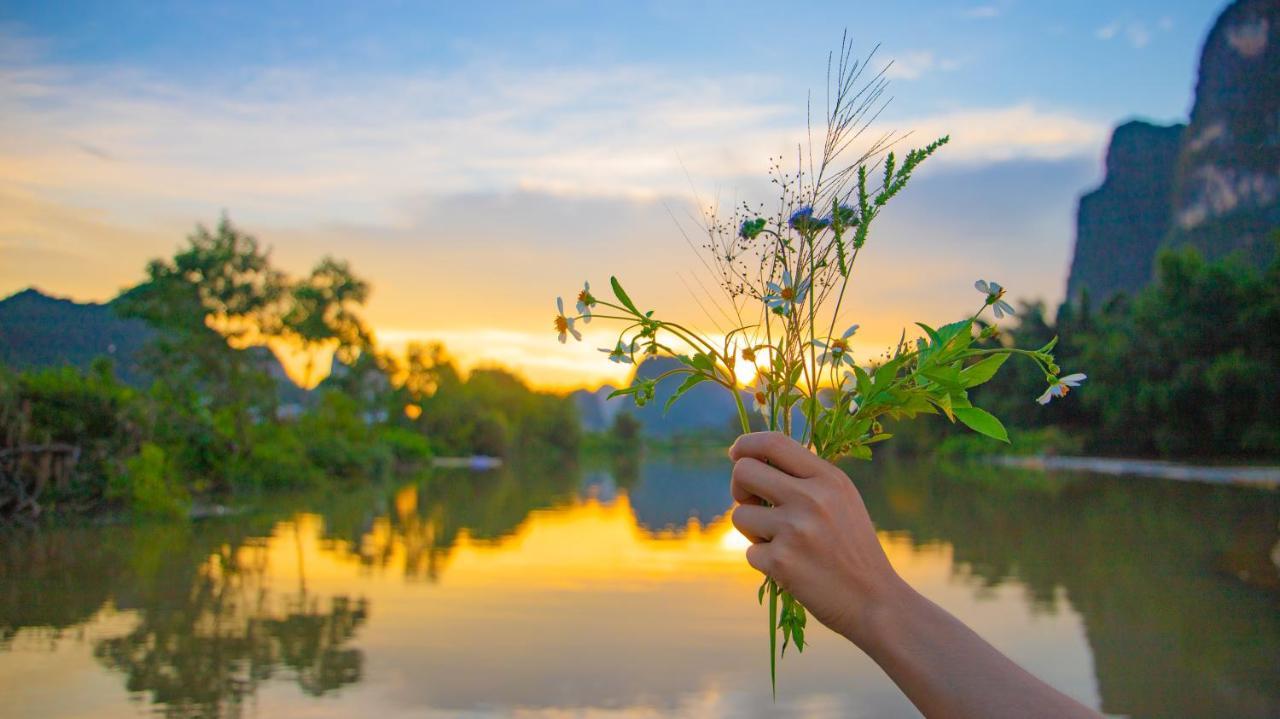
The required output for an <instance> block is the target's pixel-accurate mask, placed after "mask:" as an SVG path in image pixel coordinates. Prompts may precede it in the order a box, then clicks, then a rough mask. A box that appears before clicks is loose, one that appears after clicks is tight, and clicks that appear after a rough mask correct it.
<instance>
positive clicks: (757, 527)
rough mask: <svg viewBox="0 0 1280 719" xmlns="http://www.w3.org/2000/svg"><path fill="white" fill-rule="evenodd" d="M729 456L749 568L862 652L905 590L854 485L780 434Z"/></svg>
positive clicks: (744, 444)
mask: <svg viewBox="0 0 1280 719" xmlns="http://www.w3.org/2000/svg"><path fill="white" fill-rule="evenodd" d="M729 457H730V458H731V459H733V460H734V465H733V481H732V484H731V487H732V491H733V498H734V500H735V501H737V502H738V503H739V505H740V506H739V507H737V508H736V509H735V510H734V511H733V525H734V526H735V527H737V528H738V531H740V532H742V534H743V535H745V536H746V537H747V538H748V539H750V540H751V541H752V542H753V544H752V545H751V547H750V548H748V549H747V561H748V562H749V563H750V564H751V566H753V567H755V568H756V569H758V570H760V571H761V572H763V573H764V574H766V575H768V576H770V577H773V579H774V580H775V581H777V582H778V584H780V585H781V586H782V587H783V588H784V589H786V590H787V591H789V592H791V594H792V595H793V596H795V597H796V598H797V599H799V600H800V602H801V603H803V604H804V606H805V607H806V608H807V609H808V610H809V612H810V613H811V614H813V616H814V617H815V618H817V619H818V621H820V622H822V623H823V624H825V625H827V626H828V627H829V628H831V629H833V630H834V631H836V632H839V633H841V634H843V635H845V636H846V637H848V638H849V639H850V640H851V641H853V642H854V643H855V644H858V645H859V646H863V644H864V641H865V640H866V639H867V637H868V630H869V628H870V627H871V626H872V624H873V619H874V616H875V614H876V612H877V609H878V608H880V607H882V606H884V605H885V603H886V602H891V601H893V599H892V598H893V596H895V594H897V593H900V592H901V591H902V590H903V588H904V587H905V585H904V583H903V581H902V580H901V579H900V578H899V577H898V575H897V573H896V572H894V570H893V567H892V566H891V565H890V564H889V559H888V557H886V556H885V554H884V550H883V549H882V548H881V547H880V542H879V540H878V539H877V538H876V533H875V527H874V526H873V525H872V524H871V517H870V516H868V515H867V509H866V507H865V506H864V505H863V503H862V497H861V495H859V494H858V490H857V488H855V487H854V486H853V482H851V481H850V480H849V477H848V476H847V475H845V473H844V472H842V471H841V470H840V469H839V468H838V467H836V466H835V465H833V464H831V463H830V462H827V461H826V460H823V459H819V458H818V457H817V456H815V455H814V454H813V453H812V452H810V451H809V450H807V449H805V448H804V446H802V445H801V444H799V443H798V442H796V441H795V440H793V439H791V438H790V437H787V436H786V435H784V434H780V433H777V432H759V433H755V434H747V435H743V436H742V437H740V438H738V441H737V442H736V443H734V445H733V448H732V449H730V450H729ZM766 504H767V505H771V506H766Z"/></svg>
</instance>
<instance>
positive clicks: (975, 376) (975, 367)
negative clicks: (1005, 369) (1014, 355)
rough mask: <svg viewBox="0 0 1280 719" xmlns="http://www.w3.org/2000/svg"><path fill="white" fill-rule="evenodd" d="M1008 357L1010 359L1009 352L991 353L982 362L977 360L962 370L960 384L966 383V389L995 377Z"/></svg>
mask: <svg viewBox="0 0 1280 719" xmlns="http://www.w3.org/2000/svg"><path fill="white" fill-rule="evenodd" d="M1007 359H1009V355H1007V354H998V355H991V356H990V357H988V358H986V359H984V360H982V361H981V362H975V363H973V364H971V365H969V366H968V367H965V368H964V369H963V370H961V371H960V384H962V385H964V387H965V389H968V388H969V387H977V386H978V385H980V384H982V383H984V382H986V381H987V380H989V379H991V378H992V377H995V376H996V372H997V371H999V369H1000V365H1002V364H1004V363H1005V360H1007Z"/></svg>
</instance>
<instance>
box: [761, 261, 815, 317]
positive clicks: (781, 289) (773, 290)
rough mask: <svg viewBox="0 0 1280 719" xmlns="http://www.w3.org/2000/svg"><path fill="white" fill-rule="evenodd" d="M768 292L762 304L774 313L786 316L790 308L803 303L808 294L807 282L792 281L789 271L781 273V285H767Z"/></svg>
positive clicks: (789, 312)
mask: <svg viewBox="0 0 1280 719" xmlns="http://www.w3.org/2000/svg"><path fill="white" fill-rule="evenodd" d="M768 287H769V292H768V294H766V295H765V296H764V303H765V304H766V305H768V306H769V308H770V309H772V310H773V311H774V312H777V313H778V314H780V315H783V316H786V315H789V314H791V306H792V305H797V304H800V303H801V302H804V298H805V297H806V296H808V294H809V280H802V281H801V282H799V283H796V282H794V281H792V279H791V270H783V271H782V284H781V285H779V284H778V283H776V282H770V283H768Z"/></svg>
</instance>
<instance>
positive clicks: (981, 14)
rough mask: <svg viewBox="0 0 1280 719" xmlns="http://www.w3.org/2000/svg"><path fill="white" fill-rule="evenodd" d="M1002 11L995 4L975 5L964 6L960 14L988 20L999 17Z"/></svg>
mask: <svg viewBox="0 0 1280 719" xmlns="http://www.w3.org/2000/svg"><path fill="white" fill-rule="evenodd" d="M1002 13H1003V11H1002V10H1001V9H1000V8H999V7H996V6H995V5H975V6H974V7H971V8H966V9H965V10H964V11H963V12H961V15H963V16H965V17H968V18H974V19H976V20H990V19H992V18H997V17H1000V15H1001V14H1002Z"/></svg>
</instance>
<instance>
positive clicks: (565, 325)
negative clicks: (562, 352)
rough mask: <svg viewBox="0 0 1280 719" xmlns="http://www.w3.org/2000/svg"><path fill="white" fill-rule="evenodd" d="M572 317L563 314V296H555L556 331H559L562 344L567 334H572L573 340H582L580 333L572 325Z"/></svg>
mask: <svg viewBox="0 0 1280 719" xmlns="http://www.w3.org/2000/svg"><path fill="white" fill-rule="evenodd" d="M573 319H574V318H572V317H566V316H565V314H564V298H563V297H557V298H556V332H559V333H560V344H564V343H565V340H566V339H567V338H568V335H573V338H574V339H575V340H578V341H579V342H581V341H582V333H581V332H579V331H578V330H576V329H574V327H573Z"/></svg>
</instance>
